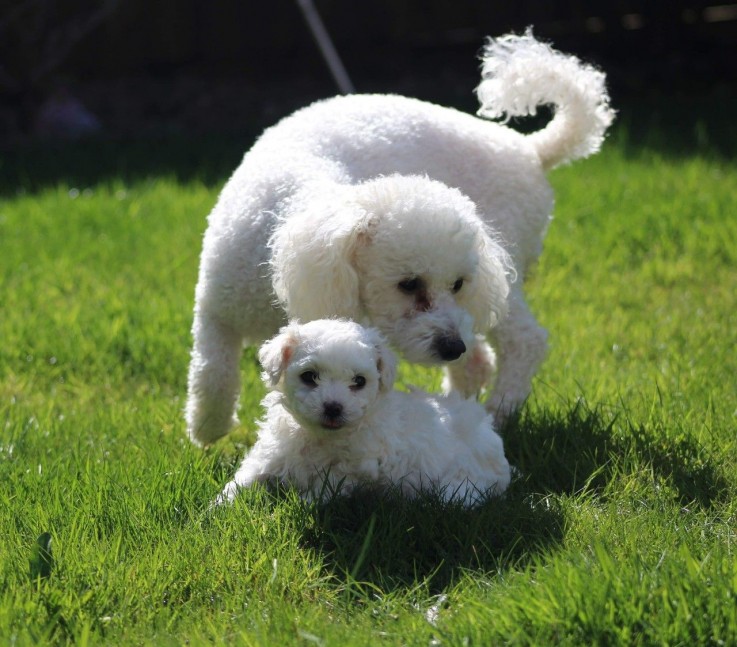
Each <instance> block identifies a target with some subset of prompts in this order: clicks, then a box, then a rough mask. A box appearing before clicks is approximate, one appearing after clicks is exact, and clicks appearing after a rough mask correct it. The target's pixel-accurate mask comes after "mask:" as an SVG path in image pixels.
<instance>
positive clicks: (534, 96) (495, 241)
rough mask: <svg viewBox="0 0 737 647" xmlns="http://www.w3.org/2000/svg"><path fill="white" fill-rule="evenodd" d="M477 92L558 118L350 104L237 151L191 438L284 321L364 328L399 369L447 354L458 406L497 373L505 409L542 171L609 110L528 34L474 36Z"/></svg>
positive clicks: (591, 133) (364, 100) (235, 389)
mask: <svg viewBox="0 0 737 647" xmlns="http://www.w3.org/2000/svg"><path fill="white" fill-rule="evenodd" d="M478 95H479V98H480V100H481V104H482V107H481V109H480V111H479V112H480V114H481V115H482V116H484V117H494V118H496V117H499V116H502V115H503V114H507V115H517V114H528V113H534V112H535V110H536V107H537V106H538V105H540V104H554V105H555V106H556V108H555V116H554V118H553V119H552V120H551V121H550V123H549V124H548V125H547V126H545V127H544V128H543V129H542V130H540V131H538V132H535V133H533V134H531V135H522V134H520V133H518V132H516V131H514V130H511V129H509V128H507V127H504V126H501V125H499V124H496V123H492V122H490V121H487V120H485V119H479V118H476V117H473V116H470V115H467V114H463V113H460V112H458V111H456V110H453V109H450V108H444V107H440V106H437V105H433V104H430V103H424V102H421V101H417V100H414V99H408V98H404V97H399V96H385V95H363V96H362V95H354V96H346V97H338V98H334V99H330V100H327V101H322V102H318V103H316V104H314V105H312V106H309V107H308V108H305V109H303V110H300V111H298V112H296V113H295V114H293V115H292V116H290V117H287V118H286V119H284V120H283V121H281V122H280V123H279V124H277V125H276V126H274V127H273V128H270V129H269V130H267V131H266V132H265V133H264V134H263V135H262V137H261V138H260V139H259V140H258V141H257V142H256V144H255V145H254V146H253V148H252V149H251V150H250V151H249V152H248V153H247V154H246V156H245V158H244V159H243V162H242V164H241V165H240V167H239V168H238V169H237V170H236V172H235V174H234V175H233V177H232V178H231V179H230V181H229V182H228V183H227V185H226V186H225V188H224V189H223V191H222V194H221V195H220V198H219V200H218V202H217V204H216V205H215V208H214V209H213V211H212V213H211V214H210V217H209V225H208V228H207V232H206V234H205V238H204V243H203V250H202V257H201V264H200V275H199V281H198V284H197V290H196V304H195V317H194V324H193V336H194V347H193V351H192V360H191V364H190V370H189V393H188V400H187V406H186V418H187V431H188V434H189V437H190V438H191V439H192V441H193V442H195V443H197V444H201V445H206V444H209V443H212V442H213V441H215V440H217V439H218V438H219V437H220V436H222V435H224V434H225V433H227V431H228V430H229V427H230V426H231V424H232V423H233V422H235V421H236V418H235V414H234V412H235V409H236V400H237V396H238V393H239V390H240V381H239V374H238V360H239V357H240V355H241V351H242V347H243V344H244V342H245V343H249V344H253V343H260V342H261V341H263V340H264V339H267V338H269V337H271V336H272V335H273V334H274V333H275V332H276V331H277V330H278V329H279V326H281V325H283V324H284V323H285V322H286V320H287V319H288V318H293V319H299V320H301V321H309V320H312V319H319V318H324V317H344V318H348V319H353V320H354V321H360V322H363V323H367V324H370V325H373V326H376V327H377V328H378V329H379V330H380V331H381V332H382V333H383V334H384V335H385V336H386V337H387V338H388V339H389V342H390V343H391V344H392V345H393V346H394V347H395V348H396V349H397V350H399V351H400V352H401V353H402V354H403V355H404V357H405V358H406V359H408V360H409V361H412V362H420V363H428V364H431V363H440V362H447V363H448V380H447V386H448V387H449V389H455V390H458V391H460V392H461V394H462V395H463V396H470V395H475V394H476V393H477V392H478V391H479V389H481V388H482V387H484V386H485V383H486V382H487V381H489V379H490V377H491V375H492V374H493V371H494V369H495V368H496V369H497V371H498V374H497V379H496V384H495V388H494V391H493V393H492V395H491V397H490V399H489V400H488V403H487V408H489V409H490V410H492V411H496V412H498V413H499V415H502V416H503V415H504V414H505V413H507V412H509V411H511V410H514V409H515V408H516V407H518V406H519V405H520V404H521V403H522V402H523V401H524V399H525V398H526V397H527V395H528V394H529V391H530V385H531V379H532V377H533V375H534V374H535V371H536V369H537V367H538V365H539V363H540V362H541V361H542V359H543V357H544V355H545V352H546V347H547V341H546V332H545V330H544V329H543V328H541V327H540V326H539V325H538V323H537V322H536V321H535V319H534V317H533V316H532V314H531V313H530V311H529V309H528V307H527V304H526V302H525V299H524V294H523V291H522V287H523V281H524V278H525V274H526V272H527V270H528V267H529V266H530V265H531V264H532V263H533V262H534V261H535V259H536V258H537V257H538V255H539V254H540V252H541V249H542V240H543V236H544V233H545V230H546V227H547V225H548V221H549V219H550V214H551V211H552V207H553V195H552V190H551V188H550V186H549V184H548V182H547V180H546V178H545V171H547V170H548V169H551V168H553V167H555V166H557V165H559V164H562V163H565V162H568V161H571V160H574V159H576V158H579V157H584V156H586V155H588V154H590V153H593V152H595V151H596V150H597V149H598V148H599V146H600V144H601V142H602V139H603V137H604V133H605V131H606V128H607V127H608V125H609V124H610V122H611V121H612V118H613V111H612V110H611V109H610V108H609V106H608V97H607V93H606V90H605V87H604V76H603V74H601V73H600V72H598V71H596V70H594V69H593V68H591V67H588V66H586V65H583V64H582V63H580V62H579V61H578V60H577V59H575V58H573V57H570V56H565V55H563V54H560V53H558V52H556V51H554V50H553V49H551V48H550V47H548V46H547V45H545V44H542V43H539V42H537V41H536V40H535V39H534V38H533V37H532V35H531V34H529V33H528V34H526V35H524V36H506V37H503V38H499V39H497V40H491V41H489V43H488V46H487V48H486V50H485V55H484V67H483V80H482V82H481V85H480V86H479V88H478ZM485 338H488V340H489V342H490V343H491V344H492V345H493V346H494V347H495V349H496V356H497V357H498V362H499V365H498V367H494V366H493V365H492V363H491V358H492V357H493V354H492V353H491V352H490V350H489V348H488V346H487V344H486V340H485ZM478 339H481V340H482V341H481V343H478V341H477V340H478Z"/></svg>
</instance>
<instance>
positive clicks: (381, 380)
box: [218, 320, 510, 506]
mask: <svg viewBox="0 0 737 647" xmlns="http://www.w3.org/2000/svg"><path fill="white" fill-rule="evenodd" d="M261 358H262V361H263V362H264V364H265V371H266V374H267V380H269V381H271V383H272V384H273V383H274V381H276V385H275V388H276V390H275V391H273V392H272V393H269V394H268V395H267V396H266V398H265V399H264V401H263V403H262V404H263V406H264V408H265V411H266V415H265V416H264V418H263V419H262V420H261V421H260V422H259V430H258V439H257V441H256V444H255V445H254V446H253V448H252V449H251V450H250V451H249V452H248V454H247V455H246V458H245V459H244V461H243V463H242V464H241V466H240V468H239V469H238V471H237V472H236V474H235V477H234V478H233V480H232V481H231V482H230V483H229V484H228V485H227V486H226V487H225V489H224V490H223V492H222V494H221V495H220V497H219V499H218V501H219V502H220V503H223V502H226V501H230V500H232V499H233V497H234V496H235V495H236V493H237V491H238V489H239V488H242V487H247V486H249V485H251V484H253V483H255V482H263V481H269V480H274V481H279V482H281V483H284V484H287V485H290V486H293V487H296V488H297V489H298V490H299V491H300V492H301V493H302V494H303V495H304V496H306V497H307V498H309V499H315V498H320V496H321V495H323V494H328V495H330V494H332V493H333V492H334V491H336V490H337V489H338V488H340V492H342V493H348V492H350V491H351V490H352V489H353V488H354V487H355V486H357V485H360V484H363V485H366V484H369V485H371V486H374V487H378V488H388V487H391V486H396V487H398V488H400V489H401V491H402V492H403V493H404V494H406V495H407V496H410V497H411V496H415V495H417V494H418V493H419V492H421V491H423V490H427V489H432V490H433V491H437V492H439V493H440V494H441V496H443V497H444V498H445V499H446V500H451V499H453V500H459V501H461V502H462V503H464V504H465V505H468V506H471V505H474V504H476V503H478V502H480V501H481V500H483V498H484V497H485V496H486V495H488V494H500V493H501V492H503V491H504V490H505V489H506V487H507V485H508V483H509V480H510V468H509V464H508V462H507V459H506V458H505V456H504V448H503V445H502V440H501V438H500V437H499V435H498V434H497V433H496V432H495V431H494V428H493V420H492V417H491V415H490V414H488V413H487V412H486V411H485V410H484V408H483V407H482V406H481V405H479V404H478V403H476V402H475V401H472V400H464V399H463V398H462V397H461V396H460V395H459V394H457V393H453V394H451V395H449V396H445V397H443V396H431V395H428V394H426V393H423V392H420V391H414V392H411V393H402V392H398V391H393V390H391V385H392V379H393V374H394V359H393V356H392V355H391V354H390V352H389V350H388V349H387V348H386V347H385V346H384V342H383V340H382V338H381V337H380V336H379V335H378V333H376V332H375V331H374V330H367V329H365V328H362V327H360V326H358V325H356V324H354V323H352V322H346V321H332V320H331V321H314V322H311V323H310V324H306V325H304V326H290V327H288V328H285V329H283V330H282V332H281V334H280V335H279V336H278V337H277V338H275V340H273V341H271V342H269V343H268V344H267V345H265V346H264V349H263V350H262V353H261ZM305 372H308V373H309V372H314V373H315V375H316V376H317V377H316V378H315V384H314V385H309V386H305V384H304V378H303V376H304V374H305ZM356 376H360V377H361V378H362V384H363V386H362V387H361V388H360V389H356V388H355V383H354V382H355V379H356ZM337 405H340V406H341V407H342V408H343V409H342V412H341V414H340V416H341V417H340V420H339V421H338V420H337V419H336V418H335V417H332V418H331V417H330V416H328V417H326V414H325V411H326V410H328V409H326V407H327V408H329V407H333V409H332V410H333V411H334V408H335V406H337ZM326 425H327V426H326ZM326 479H327V483H326Z"/></svg>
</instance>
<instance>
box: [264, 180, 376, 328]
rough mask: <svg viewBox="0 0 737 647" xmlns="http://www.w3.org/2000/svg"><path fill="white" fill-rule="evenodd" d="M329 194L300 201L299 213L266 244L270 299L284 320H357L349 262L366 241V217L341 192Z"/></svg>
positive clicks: (355, 279)
mask: <svg viewBox="0 0 737 647" xmlns="http://www.w3.org/2000/svg"><path fill="white" fill-rule="evenodd" d="M333 191H334V190H331V191H330V192H327V193H329V194H328V195H326V192H322V193H320V194H319V195H312V196H306V197H305V198H304V199H303V200H300V205H299V211H298V212H296V213H294V214H293V215H290V216H289V217H288V218H287V219H286V220H284V221H283V222H282V223H281V224H280V225H279V226H278V227H277V229H276V231H275V232H274V235H273V236H272V238H271V240H270V241H269V245H270V247H271V268H272V281H273V285H274V291H275V292H276V296H277V297H278V299H279V301H280V302H281V303H282V305H283V306H284V308H285V309H286V311H287V314H288V315H289V316H290V317H292V318H297V319H301V320H302V321H312V320H314V319H321V318H324V317H342V318H346V319H353V320H357V319H359V318H360V317H361V307H360V299H359V278H358V274H357V273H356V270H355V268H354V266H353V256H354V251H355V247H356V245H357V244H360V241H364V240H365V239H366V236H365V235H364V234H365V228H366V225H365V223H366V220H367V216H366V214H365V213H364V212H363V211H362V210H361V209H360V207H358V206H357V205H355V204H354V203H352V201H351V200H350V194H349V193H348V190H347V189H346V188H342V190H340V191H337V192H336V193H337V194H336V195H333V194H332V193H333ZM316 193H317V192H316Z"/></svg>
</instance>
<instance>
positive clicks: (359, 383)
mask: <svg viewBox="0 0 737 647" xmlns="http://www.w3.org/2000/svg"><path fill="white" fill-rule="evenodd" d="M364 386H366V378H365V377H364V376H363V375H356V377H354V378H353V384H351V389H353V390H354V391H360V390H361V389H362V388H363V387H364Z"/></svg>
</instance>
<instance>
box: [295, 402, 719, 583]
mask: <svg viewBox="0 0 737 647" xmlns="http://www.w3.org/2000/svg"><path fill="white" fill-rule="evenodd" d="M616 421H617V418H616V417H615V416H612V415H609V414H606V415H605V414H603V413H602V412H601V411H594V410H590V409H589V408H587V407H586V406H585V405H582V404H576V405H574V406H573V407H572V408H571V409H569V410H567V411H562V412H542V413H540V412H536V413H534V414H528V415H525V416H522V417H519V418H517V419H514V420H510V421H508V422H507V424H506V425H505V426H504V428H503V429H502V430H501V431H502V434H503V436H504V440H505V446H506V450H507V456H508V458H509V460H510V463H511V464H513V465H514V466H515V467H516V469H517V475H516V477H515V478H514V479H513V481H512V483H511V485H510V487H509V489H508V490H507V492H506V493H505V494H504V496H502V497H496V498H490V499H488V500H487V501H486V502H485V503H484V504H483V505H481V506H479V507H477V508H473V509H470V510H469V509H466V508H464V507H463V506H461V505H460V504H453V503H450V504H448V503H444V502H443V501H442V500H441V499H439V498H438V497H437V496H433V495H432V494H427V495H424V494H423V495H420V496H419V497H417V498H416V499H408V498H406V497H402V496H401V495H399V494H398V493H395V492H389V493H383V494H377V493H375V492H372V491H370V490H359V491H357V492H356V493H353V494H352V495H351V496H349V497H334V498H332V499H331V500H329V501H328V502H326V503H323V504H321V505H313V506H308V507H307V508H306V510H307V515H308V517H309V523H306V524H305V525H304V531H303V535H302V542H303V544H304V545H305V547H308V548H310V549H314V550H317V551H319V552H320V553H321V554H323V555H325V556H326V568H327V569H329V570H330V572H331V574H333V575H334V576H336V577H337V578H338V579H344V580H345V581H346V582H347V583H350V582H361V583H364V584H367V585H370V586H376V587H379V589H380V590H382V591H390V590H395V589H397V588H404V587H413V586H417V583H418V582H422V583H424V584H425V585H426V586H427V588H428V590H429V591H430V592H431V593H436V592H441V591H442V590H444V589H446V588H447V587H448V586H449V585H451V584H452V583H453V582H456V581H458V579H459V577H462V575H463V573H464V572H468V571H480V572H484V573H492V574H493V573H495V572H502V571H504V570H506V569H507V568H509V567H511V566H513V567H517V568H519V567H524V566H525V565H526V564H531V563H534V560H535V558H536V555H539V554H541V553H543V552H549V551H550V550H551V549H554V548H555V546H556V545H558V544H559V543H560V542H561V541H562V540H563V537H564V528H565V512H564V510H563V509H562V508H561V505H560V503H559V498H558V497H557V496H556V495H560V494H571V495H573V494H576V493H580V492H582V491H586V492H587V493H588V494H590V495H591V496H602V495H603V494H604V492H605V489H606V488H607V486H608V485H609V484H610V482H611V481H612V480H614V479H616V478H618V476H619V475H621V474H622V471H623V469H625V468H623V465H622V457H627V456H632V455H635V456H637V460H638V464H642V462H643V461H644V463H646V464H647V465H648V466H649V467H650V473H651V474H652V476H653V478H655V479H659V480H661V481H662V482H665V483H667V484H668V485H669V486H670V488H671V490H672V491H673V492H674V496H675V497H676V498H677V500H678V502H679V503H680V504H681V505H683V506H684V507H685V506H700V507H703V508H709V507H711V506H712V505H713V504H715V503H716V502H718V501H723V500H724V499H725V498H726V497H728V496H729V484H728V481H727V479H726V478H725V477H724V476H723V475H722V474H721V473H720V471H719V469H718V467H717V466H716V465H715V464H714V462H713V461H711V460H710V459H709V458H708V456H706V455H705V452H704V449H703V448H702V447H701V446H699V444H698V443H697V442H696V441H695V440H693V439H691V438H690V437H686V436H684V437H682V438H677V439H676V440H673V439H670V438H668V437H667V436H666V435H665V434H661V435H659V434H658V430H657V429H655V430H650V429H648V428H647V427H646V426H645V425H635V424H633V423H628V424H626V425H617V432H616V433H615V423H616ZM621 429H624V430H625V431H620V430H621ZM625 460H626V458H625Z"/></svg>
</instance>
